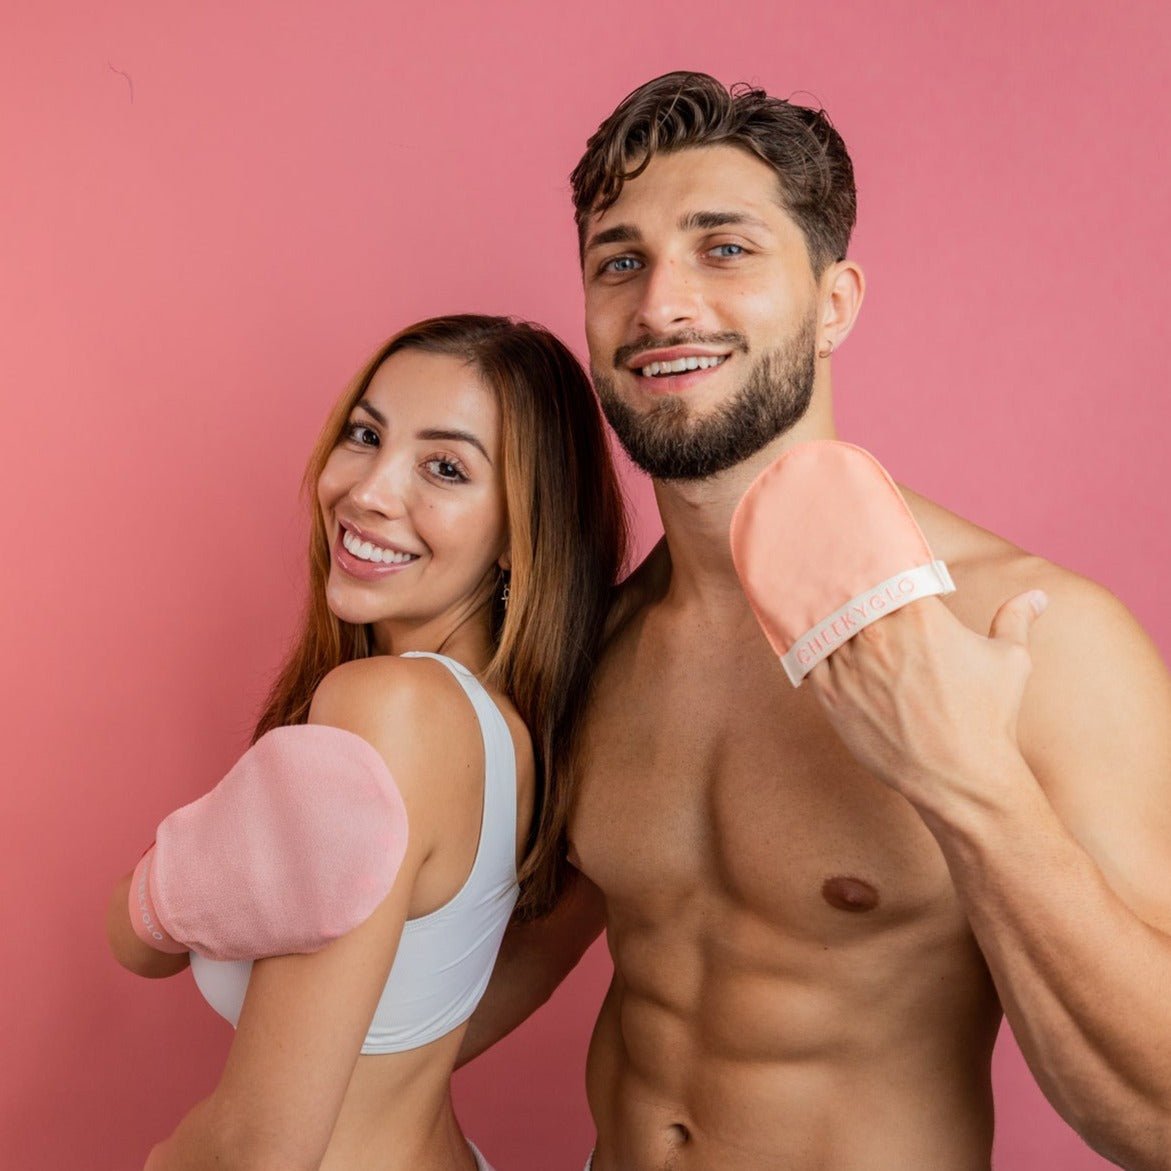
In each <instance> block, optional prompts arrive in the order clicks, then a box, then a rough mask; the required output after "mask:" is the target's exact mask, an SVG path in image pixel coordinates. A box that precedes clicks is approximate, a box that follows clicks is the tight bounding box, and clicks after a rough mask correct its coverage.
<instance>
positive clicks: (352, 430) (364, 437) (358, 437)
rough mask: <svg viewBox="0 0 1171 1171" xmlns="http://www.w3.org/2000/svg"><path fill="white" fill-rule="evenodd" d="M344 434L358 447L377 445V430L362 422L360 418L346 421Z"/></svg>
mask: <svg viewBox="0 0 1171 1171" xmlns="http://www.w3.org/2000/svg"><path fill="white" fill-rule="evenodd" d="M344 435H345V438H346V439H348V440H349V441H350V442H351V443H356V444H358V446H359V447H377V446H378V443H379V439H378V432H377V431H375V429H374V428H373V427H371V426H370V424H369V423H363V422H362V421H361V420H360V419H353V420H351V421H350V422H349V423H347V424H346V429H345V433H344Z"/></svg>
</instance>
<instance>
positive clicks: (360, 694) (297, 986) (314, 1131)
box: [147, 658, 466, 1171]
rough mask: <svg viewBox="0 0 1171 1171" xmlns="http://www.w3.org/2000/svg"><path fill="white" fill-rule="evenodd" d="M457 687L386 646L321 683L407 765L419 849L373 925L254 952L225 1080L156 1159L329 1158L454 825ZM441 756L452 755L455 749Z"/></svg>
mask: <svg viewBox="0 0 1171 1171" xmlns="http://www.w3.org/2000/svg"><path fill="white" fill-rule="evenodd" d="M461 698H462V697H461ZM450 700H451V692H450V691H448V690H446V689H445V687H444V681H443V680H439V679H437V677H436V676H435V675H434V674H433V673H431V672H427V671H418V670H413V669H412V665H406V666H404V665H403V664H402V663H401V661H399V660H388V659H385V658H384V659H380V660H373V659H372V660H363V661H362V662H360V663H350V664H346V665H345V666H344V667H341V668H338V669H337V670H336V671H334V672H332V673H331V674H330V675H329V676H328V677H327V678H326V679H325V680H324V681H323V683H322V684H321V686H320V687H319V688H318V691H317V693H316V695H315V697H314V701H313V708H312V711H311V713H310V720H311V721H312V722H315V723H327V724H331V725H334V726H336V727H341V728H345V729H346V730H347V731H351V732H354V733H355V734H357V735H360V736H362V737H363V738H364V739H366V740H367V741H369V742H370V743H371V744H373V745H374V747H375V748H377V749H378V750H379V752H381V753H382V754H383V756H384V758H385V759H386V761H387V764H388V766H389V767H390V769H391V771H392V773H393V774H394V777H395V779H396V781H397V782H398V785H399V788H400V790H401V792H402V795H403V800H404V802H405V804H406V807H407V812H408V816H409V819H410V838H409V843H408V846H407V853H406V857H405V858H404V860H403V864H402V866H401V868H400V870H399V873H398V877H397V878H396V880H395V883H394V886H393V888H392V889H391V892H390V894H389V895H388V896H387V897H386V899H385V900H384V901H383V902H382V903H381V904H380V905H379V907H378V908H377V910H376V911H375V912H374V914H373V915H372V916H371V917H370V918H369V919H368V920H366V922H365V923H363V924H362V925H361V926H360V927H358V928H356V929H355V930H353V931H351V932H349V933H348V934H346V935H344V936H342V937H341V938H339V939H336V940H334V941H333V942H332V943H330V944H328V945H327V946H326V947H324V948H323V949H322V950H320V951H318V952H315V953H314V954H312V955H293V956H280V957H276V958H273V959H266V960H260V961H257V963H256V964H254V966H253V969H252V977H251V980H250V982H249V985H248V993H247V996H246V997H245V1000H244V1007H243V1010H242V1012H241V1015H240V1021H239V1024H238V1026H237V1030H236V1035H235V1038H234V1040H233V1042H232V1047H231V1050H230V1052H229V1054H228V1060H227V1064H226V1065H225V1067H224V1072H223V1074H222V1076H221V1077H220V1080H219V1083H218V1085H217V1086H216V1088H215V1090H214V1091H213V1092H212V1094H211V1095H210V1096H209V1097H208V1098H207V1099H205V1100H204V1101H203V1102H201V1103H199V1104H198V1105H197V1106H196V1107H195V1108H194V1109H193V1110H192V1111H191V1112H190V1113H189V1114H188V1115H187V1116H186V1117H185V1118H184V1119H183V1121H182V1122H181V1123H180V1125H179V1127H178V1128H177V1129H176V1131H175V1132H174V1134H173V1135H172V1136H171V1137H170V1138H169V1139H167V1140H166V1142H164V1143H162V1144H160V1145H159V1146H157V1147H156V1148H155V1149H154V1150H153V1151H152V1152H151V1156H150V1160H149V1161H148V1163H147V1169H148V1171H195V1169H196V1168H201V1169H202V1168H208V1167H215V1168H217V1171H231V1169H233V1168H249V1169H251V1171H255V1169H258V1168H266V1169H267V1168H278V1167H279V1168H280V1169H281V1171H301V1169H303V1168H304V1169H309V1168H316V1167H318V1166H319V1164H320V1162H321V1160H322V1158H323V1157H324V1154H325V1151H326V1148H327V1147H328V1145H329V1140H330V1136H331V1134H332V1133H333V1129H334V1125H335V1124H336V1122H337V1118H338V1114H339V1112H340V1110H341V1106H342V1100H343V1098H344V1096H345V1092H346V1088H347V1086H348V1085H349V1082H350V1077H351V1075H352V1073H353V1070H354V1066H355V1064H356V1063H357V1059H358V1054H359V1052H360V1050H361V1046H362V1042H363V1040H364V1038H365V1036H366V1032H367V1030H368V1028H369V1026H370V1021H371V1020H372V1018H373V1016H374V1011H375V1009H376V1007H377V1004H378V1000H379V997H380V996H381V994H382V991H383V989H384V987H385V985H386V980H387V977H388V975H389V973H390V968H391V965H392V963H393V961H394V955H395V951H396V949H397V947H398V941H399V937H400V935H401V932H402V927H403V923H404V922H405V920H406V917H407V913H408V909H409V905H410V900H411V894H412V891H413V888H414V886H415V882H416V879H417V877H418V873H419V869H420V867H421V865H422V863H423V861H424V860H425V859H426V858H427V857H428V856H429V855H430V854H431V852H432V848H433V845H434V841H435V834H434V832H433V830H432V827H433V826H441V825H443V824H444V814H445V812H447V811H446V810H445V809H444V808H443V806H442V803H440V805H439V806H438V807H437V806H436V804H435V799H434V794H435V790H436V788H437V786H436V785H435V784H434V783H433V782H434V773H435V770H436V757H437V754H436V752H435V744H436V743H442V742H444V738H445V735H446V733H445V730H444V726H445V724H446V723H448V721H449V719H464V718H466V713H465V712H463V711H462V709H460V710H458V712H457V713H456V714H455V715H452V714H451V713H452V709H453V707H454V705H453V704H452V703H451V702H450ZM456 739H458V737H456ZM450 742H451V741H450V737H448V739H447V743H448V744H449V745H450ZM441 759H442V760H443V766H444V768H451V767H452V764H453V762H452V760H451V756H450V753H449V754H447V755H446V756H445V757H442V758H441ZM454 763H455V764H456V765H457V766H458V765H459V764H460V763H461V762H459V761H456V762H454ZM438 788H439V789H442V786H441V785H440V786H438Z"/></svg>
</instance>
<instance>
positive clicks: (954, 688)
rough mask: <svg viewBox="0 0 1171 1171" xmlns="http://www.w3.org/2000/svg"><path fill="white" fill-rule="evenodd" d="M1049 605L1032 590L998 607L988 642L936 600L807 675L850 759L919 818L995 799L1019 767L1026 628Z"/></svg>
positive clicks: (902, 614) (864, 633)
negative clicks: (1000, 780)
mask: <svg viewBox="0 0 1171 1171" xmlns="http://www.w3.org/2000/svg"><path fill="white" fill-rule="evenodd" d="M1047 604H1048V599H1047V597H1046V595H1045V594H1044V593H1042V592H1041V591H1039V590H1032V591H1029V592H1028V593H1024V594H1020V595H1018V596H1017V597H1015V598H1012V599H1011V600H1010V601H1008V602H1005V603H1004V605H1003V606H1001V607H1000V609H999V610H998V611H997V613H996V616H995V617H994V618H993V620H992V626H991V630H990V632H989V636H988V637H987V638H984V637H982V636H981V635H979V634H976V633H975V632H973V631H971V630H969V629H968V628H967V627H966V626H964V625H963V624H962V623H961V622H959V620H958V619H956V618H955V617H953V615H952V614H951V612H950V611H949V610H948V609H947V607H946V606H945V605H944V604H943V603H942V602H941V601H940V600H939V599H937V598H925V599H923V600H922V601H919V602H914V603H912V604H911V605H909V606H906V607H905V608H903V609H902V610H899V611H898V612H897V613H895V614H891V615H889V616H888V617H886V618H883V619H881V620H880V621H878V622H876V623H874V624H873V625H871V626H868V627H866V628H865V629H864V630H861V631H859V633H858V634H857V635H856V636H855V637H854V638H853V639H852V640H851V641H850V642H848V643H846V644H845V645H844V646H842V647H840V648H839V649H838V650H836V651H835V652H834V653H833V654H832V655H831V656H830V657H829V658H828V659H826V660H825V661H824V662H822V663H819V664H818V665H817V667H815V668H814V669H813V671H812V672H811V673H810V675H809V677H808V678H809V682H810V684H811V686H812V687H813V689H814V691H815V693H816V694H817V696H818V698H819V699H820V700H821V703H822V707H823V709H824V710H825V713H826V715H827V716H828V718H829V720H830V723H831V724H832V725H833V727H834V729H835V730H836V731H837V733H838V735H839V736H841V738H842V740H843V742H844V743H845V745H846V747H847V748H848V749H849V750H850V752H851V753H852V755H853V756H854V757H855V758H856V759H857V760H858V762H859V763H860V764H862V765H863V766H864V767H865V768H867V769H868V770H869V771H870V772H872V773H873V774H874V775H875V776H877V777H879V778H880V779H881V780H883V781H885V782H886V783H887V784H888V785H890V786H891V787H892V788H894V789H896V790H897V791H898V792H900V793H901V794H902V795H903V796H904V797H906V798H907V800H909V801H910V802H911V803H912V804H913V805H914V806H915V807H916V808H917V809H919V810H920V812H924V813H933V814H936V815H939V816H945V814H946V812H947V811H949V810H951V809H952V808H953V807H954V806H955V804H956V801H957V798H958V799H959V800H960V801H973V800H974V801H976V802H980V801H981V799H982V798H993V799H994V798H995V796H996V794H995V793H991V792H988V785H989V783H990V778H992V777H994V776H996V775H997V774H998V772H1001V771H1002V772H1003V775H1004V777H1005V780H1006V783H1009V780H1010V778H1011V777H1012V776H1013V770H1012V769H1011V768H1008V767H1006V768H1004V769H1003V770H998V769H997V767H996V766H997V765H998V764H999V763H1000V762H1003V763H1004V764H1005V765H1009V764H1011V763H1012V762H1014V761H1016V762H1019V760H1020V752H1019V748H1018V746H1017V720H1018V716H1019V714H1020V707H1021V700H1022V698H1023V696H1024V691H1025V684H1026V683H1027V681H1028V678H1029V674H1030V672H1031V671H1032V660H1031V658H1030V655H1029V630H1030V628H1031V626H1032V624H1033V622H1034V621H1035V620H1036V618H1037V617H1038V616H1039V615H1040V614H1041V613H1042V611H1043V610H1044V609H1045V607H1046V605H1047Z"/></svg>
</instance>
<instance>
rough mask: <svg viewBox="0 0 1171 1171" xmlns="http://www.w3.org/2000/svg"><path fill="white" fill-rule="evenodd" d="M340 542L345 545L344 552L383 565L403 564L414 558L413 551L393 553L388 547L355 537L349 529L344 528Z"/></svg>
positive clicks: (361, 559) (360, 559)
mask: <svg viewBox="0 0 1171 1171" xmlns="http://www.w3.org/2000/svg"><path fill="white" fill-rule="evenodd" d="M342 544H343V545H344V546H345V547H346V552H347V553H349V554H350V555H351V556H353V557H357V558H358V560H359V561H373V562H375V563H376V564H378V563H381V564H383V565H405V564H406V562H408V561H414V560H415V554H414V553H393V552H391V550H389V549H380V548H379V547H378V546H377V545H372V544H371V543H370V542H369V541H363V540H361V538H359V537H355V536H354V534H353V533H351V532H350V531H349V529H346V530H345V532H344V533H343V534H342Z"/></svg>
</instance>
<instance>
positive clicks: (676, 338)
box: [614, 330, 748, 370]
mask: <svg viewBox="0 0 1171 1171" xmlns="http://www.w3.org/2000/svg"><path fill="white" fill-rule="evenodd" d="M676 346H730V347H731V348H732V349H733V350H739V351H740V352H741V353H744V354H747V353H748V339H747V338H746V337H745V336H744V335H743V334H742V333H735V332H733V331H730V330H729V331H727V332H725V333H706V334H705V333H696V332H694V331H693V330H687V331H684V332H683V333H673V334H671V335H670V336H668V337H662V338H655V337H640V338H639V339H638V341H636V342H630V343H628V344H627V345H625V346H619V347H618V349H616V350H615V351H614V369H615V370H622V369H625V368H626V366H627V365H628V364H629V362H630V359H631V358H637V357H638V355H639V354H649V353H650V352H651V351H652V350H670V349H674V348H675V347H676Z"/></svg>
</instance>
